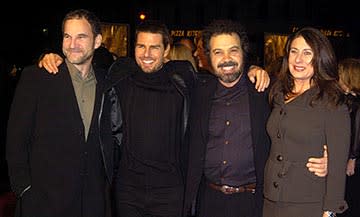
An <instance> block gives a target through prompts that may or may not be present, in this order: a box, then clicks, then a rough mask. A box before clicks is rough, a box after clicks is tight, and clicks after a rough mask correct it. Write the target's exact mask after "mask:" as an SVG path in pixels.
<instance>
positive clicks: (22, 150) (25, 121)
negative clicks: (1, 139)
mask: <svg viewBox="0 0 360 217" xmlns="http://www.w3.org/2000/svg"><path fill="white" fill-rule="evenodd" d="M32 69H34V68H25V69H24V70H23V72H22V74H21V77H20V80H19V83H18V84H17V87H16V91H15V95H14V98H13V102H12V105H11V109H10V114H9V120H8V128H7V146H6V159H7V164H8V171H9V178H10V183H11V188H12V190H13V191H14V192H15V194H16V196H17V197H21V196H22V194H23V193H24V192H25V191H27V190H28V189H29V188H30V186H31V175H30V171H31V166H30V162H29V161H30V159H29V153H30V152H31V143H32V141H33V139H34V132H33V129H34V125H35V121H34V120H35V116H36V100H37V99H36V98H37V93H36V86H37V85H36V81H35V80H36V79H35V78H34V77H36V76H34V75H35V73H37V72H35V71H34V70H32ZM41 73H45V72H41Z"/></svg>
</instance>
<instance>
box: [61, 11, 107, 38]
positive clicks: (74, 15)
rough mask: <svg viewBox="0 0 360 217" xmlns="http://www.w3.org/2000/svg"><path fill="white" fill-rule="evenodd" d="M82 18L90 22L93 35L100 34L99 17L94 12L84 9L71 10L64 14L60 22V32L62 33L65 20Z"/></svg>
mask: <svg viewBox="0 0 360 217" xmlns="http://www.w3.org/2000/svg"><path fill="white" fill-rule="evenodd" d="M82 18H84V19H86V20H87V21H88V22H89V23H90V25H91V29H92V32H93V34H94V37H96V36H97V35H99V34H101V22H100V19H99V18H98V17H97V16H96V15H95V14H94V13H92V12H90V11H88V10H85V9H77V10H73V11H70V12H69V13H67V14H66V15H65V17H64V19H63V22H62V33H63V34H64V24H65V22H66V21H68V20H71V19H82Z"/></svg>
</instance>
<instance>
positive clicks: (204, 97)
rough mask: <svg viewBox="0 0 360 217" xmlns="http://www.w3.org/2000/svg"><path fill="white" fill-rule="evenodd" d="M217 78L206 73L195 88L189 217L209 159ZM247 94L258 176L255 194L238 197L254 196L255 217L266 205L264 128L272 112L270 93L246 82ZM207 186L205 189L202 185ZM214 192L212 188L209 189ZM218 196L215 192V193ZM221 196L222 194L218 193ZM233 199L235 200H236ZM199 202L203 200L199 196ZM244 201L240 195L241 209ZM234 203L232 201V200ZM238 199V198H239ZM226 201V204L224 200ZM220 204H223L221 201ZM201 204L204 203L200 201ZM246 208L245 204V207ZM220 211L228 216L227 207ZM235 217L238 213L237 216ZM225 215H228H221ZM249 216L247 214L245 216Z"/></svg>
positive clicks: (186, 207) (187, 201) (267, 146)
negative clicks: (258, 89) (268, 98)
mask: <svg viewBox="0 0 360 217" xmlns="http://www.w3.org/2000/svg"><path fill="white" fill-rule="evenodd" d="M218 82H219V81H218V79H217V78H216V77H215V76H213V75H211V74H208V75H206V74H203V75H202V76H201V77H200V76H199V85H198V86H197V87H196V88H195V91H194V93H193V100H192V112H191V114H190V129H189V141H190V142H189V165H188V168H189V169H188V175H187V180H186V191H185V202H184V203H185V204H184V212H183V213H184V216H186V215H187V214H188V213H189V211H190V208H191V205H192V204H193V201H194V199H195V198H196V196H197V194H198V191H199V188H200V186H202V185H201V183H204V160H205V157H206V150H207V143H208V141H209V132H208V130H209V124H210V123H209V120H210V112H211V106H212V99H213V97H214V93H215V91H216V87H217V84H218ZM244 85H246V87H247V91H248V94H249V95H248V100H249V101H248V103H249V104H248V105H249V116H250V128H251V140H252V148H253V153H254V154H253V157H254V159H253V162H254V167H255V175H256V180H257V183H256V192H255V194H252V193H251V192H244V193H238V194H252V196H253V197H254V198H253V199H252V197H250V199H249V198H248V197H246V198H248V199H249V201H248V202H249V203H251V201H252V200H254V203H255V206H254V207H255V209H254V215H253V216H255V217H259V216H261V215H262V203H263V194H262V192H263V179H264V166H265V161H266V159H267V156H268V152H269V149H270V140H269V137H268V136H267V133H266V130H265V126H266V121H267V118H268V115H269V113H270V107H269V105H268V100H267V94H266V93H259V92H257V91H256V90H255V88H254V86H253V84H252V83H251V82H250V81H248V80H246V82H245V84H244ZM203 187H204V186H203ZM209 190H212V189H209ZM214 193H215V192H214ZM216 193H219V192H216ZM234 195H235V194H232V195H224V196H223V197H225V198H230V197H231V198H237V196H234ZM233 196H234V197H233ZM199 198H200V199H201V198H202V197H199ZM244 198H245V196H244V197H242V196H241V199H240V196H239V199H238V201H237V204H238V206H242V205H243V204H242V202H241V201H242V200H243V199H244ZM229 200H232V199H229ZM236 200H237V199H236ZM224 202H226V201H224ZM219 203H220V202H219ZM198 204H202V202H201V201H198ZM211 206H212V203H211V201H210V203H209V204H208V205H206V207H205V209H210V210H212V209H213V208H214V207H211ZM244 206H246V204H244ZM217 207H218V208H219V209H221V210H222V211H221V212H222V213H225V212H226V211H225V209H226V206H224V207H223V206H217ZM241 214H242V213H240V212H239V213H237V216H239V217H240V216H242V215H241ZM235 215H236V213H235ZM221 216H225V215H221ZM245 216H246V215H245Z"/></svg>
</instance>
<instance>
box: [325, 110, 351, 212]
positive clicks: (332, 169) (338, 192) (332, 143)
mask: <svg viewBox="0 0 360 217" xmlns="http://www.w3.org/2000/svg"><path fill="white" fill-rule="evenodd" d="M345 107H346V106H341V107H340V108H341V109H340V108H339V109H338V110H336V111H335V110H330V111H329V112H328V113H327V114H324V115H325V134H326V143H327V145H328V175H327V178H326V194H325V196H324V207H323V209H324V210H330V211H334V212H337V213H342V212H344V211H345V210H346V209H347V204H346V202H345V200H344V195H345V180H346V175H345V169H346V163H347V159H348V152H349V147H350V133H351V130H350V116H349V112H348V110H347V108H345Z"/></svg>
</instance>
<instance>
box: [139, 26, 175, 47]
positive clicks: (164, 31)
mask: <svg viewBox="0 0 360 217" xmlns="http://www.w3.org/2000/svg"><path fill="white" fill-rule="evenodd" d="M140 32H148V33H154V34H160V35H162V38H163V45H164V47H165V48H166V47H167V46H168V45H170V44H171V36H170V33H169V29H168V28H167V26H166V25H165V24H164V23H161V22H160V21H157V20H147V21H144V22H142V23H140V24H139V25H138V26H137V27H136V30H135V43H136V41H137V36H138V34H139V33H140Z"/></svg>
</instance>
